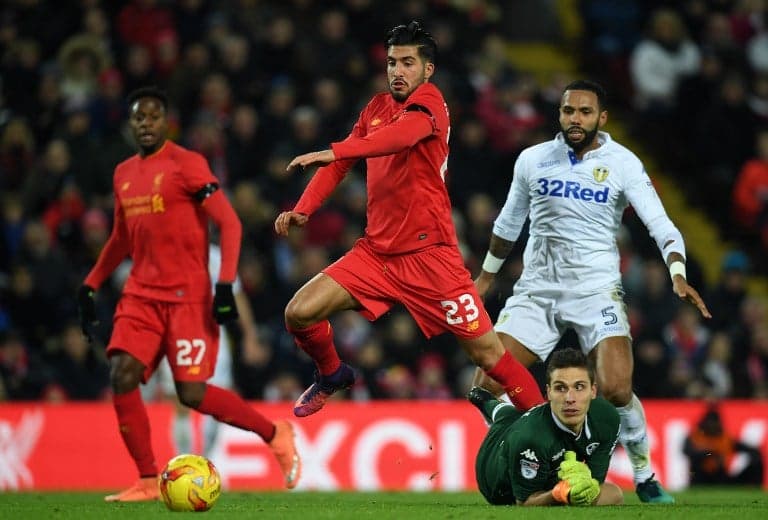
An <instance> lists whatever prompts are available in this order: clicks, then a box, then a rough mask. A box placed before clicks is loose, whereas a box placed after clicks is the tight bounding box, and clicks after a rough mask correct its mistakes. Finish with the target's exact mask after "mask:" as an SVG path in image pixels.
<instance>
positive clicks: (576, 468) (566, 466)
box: [557, 451, 592, 483]
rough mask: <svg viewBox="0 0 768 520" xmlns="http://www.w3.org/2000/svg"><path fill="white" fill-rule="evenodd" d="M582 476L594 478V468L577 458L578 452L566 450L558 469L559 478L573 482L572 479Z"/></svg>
mask: <svg viewBox="0 0 768 520" xmlns="http://www.w3.org/2000/svg"><path fill="white" fill-rule="evenodd" d="M581 477H586V478H592V470H590V469H589V466H587V465H586V464H584V463H583V462H579V461H578V460H576V452H574V451H566V452H565V457H564V460H563V462H561V463H560V468H559V469H558V470H557V478H559V479H560V480H567V481H569V482H571V480H572V479H574V478H581ZM571 483H572V482H571Z"/></svg>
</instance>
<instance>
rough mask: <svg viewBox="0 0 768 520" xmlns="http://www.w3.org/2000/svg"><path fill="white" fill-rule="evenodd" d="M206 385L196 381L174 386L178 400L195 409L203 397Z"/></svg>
mask: <svg viewBox="0 0 768 520" xmlns="http://www.w3.org/2000/svg"><path fill="white" fill-rule="evenodd" d="M205 389H206V385H205V384H204V383H203V384H196V383H183V384H178V385H177V386H176V394H177V395H178V396H179V402H180V403H181V404H183V405H184V406H186V407H188V408H195V409H197V408H198V407H199V406H200V404H201V403H202V402H203V398H204V397H205Z"/></svg>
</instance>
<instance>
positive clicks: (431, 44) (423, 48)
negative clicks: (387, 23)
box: [384, 20, 437, 63]
mask: <svg viewBox="0 0 768 520" xmlns="http://www.w3.org/2000/svg"><path fill="white" fill-rule="evenodd" d="M392 45H416V46H417V47H418V49H419V56H421V58H422V59H423V60H424V61H428V62H432V63H435V59H436V58H437V43H436V42H435V39H434V38H433V37H432V35H431V34H429V33H428V32H427V31H425V30H424V28H423V27H422V26H421V23H420V22H418V21H416V20H413V21H412V22H410V23H409V24H408V25H398V26H397V27H393V28H392V29H391V30H390V31H389V32H388V33H387V38H386V40H384V48H386V49H387V50H389V48H390V47H391V46H392Z"/></svg>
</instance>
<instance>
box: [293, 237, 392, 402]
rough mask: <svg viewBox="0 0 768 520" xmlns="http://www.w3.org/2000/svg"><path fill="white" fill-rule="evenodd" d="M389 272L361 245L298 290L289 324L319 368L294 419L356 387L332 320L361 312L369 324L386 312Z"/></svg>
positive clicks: (389, 305) (379, 260) (302, 347)
mask: <svg viewBox="0 0 768 520" xmlns="http://www.w3.org/2000/svg"><path fill="white" fill-rule="evenodd" d="M385 271H386V269H385V266H384V264H383V262H382V260H381V259H380V258H378V257H377V255H376V254H375V253H373V252H372V251H371V250H369V249H368V248H367V246H365V245H364V244H362V243H361V242H358V243H357V244H356V245H355V246H354V247H353V248H352V249H351V250H350V251H349V252H347V254H346V255H344V256H343V257H342V258H340V259H339V260H337V261H336V262H334V263H333V264H331V265H330V266H328V267H327V268H326V269H325V270H324V271H323V272H322V273H320V274H318V275H317V276H315V277H314V278H313V279H312V280H310V281H309V282H307V283H306V284H305V285H304V286H303V287H302V288H301V289H299V290H298V291H297V292H296V294H295V295H294V297H293V298H292V299H291V301H290V302H288V305H287V306H286V308H285V323H286V327H287V328H288V331H289V332H290V333H291V334H293V336H294V338H295V341H296V345H297V346H298V347H299V348H301V349H302V350H303V351H304V352H306V353H307V354H308V355H309V356H310V357H311V358H312V359H313V360H314V361H315V364H316V365H317V372H316V374H315V382H314V383H313V384H312V385H310V387H309V388H307V390H305V391H304V393H303V394H301V396H299V398H298V399H297V400H296V404H295V406H294V408H293V413H294V415H296V416H298V417H305V416H307V415H311V414H313V413H315V412H317V411H319V410H320V409H321V408H322V407H323V406H324V405H325V402H326V400H327V399H328V397H329V396H330V395H331V394H333V393H334V392H336V391H338V390H341V389H345V388H349V387H350V386H352V384H353V383H354V382H355V375H354V372H353V370H352V368H351V367H349V366H348V365H347V364H345V363H342V362H341V360H340V359H339V356H338V353H337V352H336V347H335V345H334V344H333V328H332V327H331V323H330V322H329V321H328V318H329V317H330V316H331V315H332V314H335V313H336V312H337V311H342V310H361V312H362V314H363V315H364V316H365V317H366V318H368V319H369V320H374V319H376V318H378V317H379V316H381V314H383V313H384V312H386V311H387V310H388V309H389V308H390V307H391V306H392V302H390V301H387V298H386V296H385V295H386V294H392V293H391V287H390V285H389V282H388V281H387V279H386V278H385V277H384V276H383V273H384V272H385Z"/></svg>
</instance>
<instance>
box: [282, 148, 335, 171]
mask: <svg viewBox="0 0 768 520" xmlns="http://www.w3.org/2000/svg"><path fill="white" fill-rule="evenodd" d="M335 160H336V155H334V153H333V150H320V151H319V152H309V153H305V154H302V155H297V156H296V157H294V158H293V159H292V160H291V162H289V163H288V166H287V167H286V168H285V170H286V171H291V170H292V169H294V168H297V167H299V166H301V167H302V168H307V167H310V166H325V165H326V164H330V163H332V162H333V161H335Z"/></svg>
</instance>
